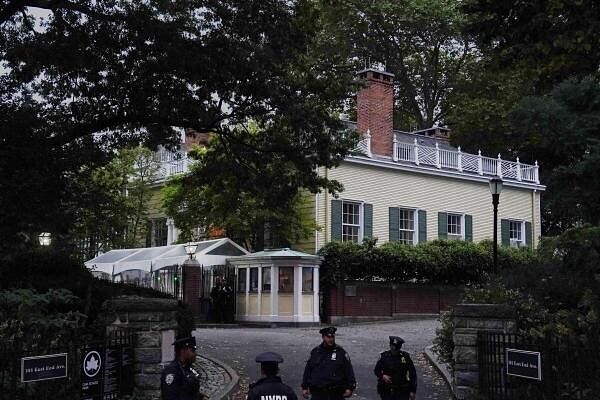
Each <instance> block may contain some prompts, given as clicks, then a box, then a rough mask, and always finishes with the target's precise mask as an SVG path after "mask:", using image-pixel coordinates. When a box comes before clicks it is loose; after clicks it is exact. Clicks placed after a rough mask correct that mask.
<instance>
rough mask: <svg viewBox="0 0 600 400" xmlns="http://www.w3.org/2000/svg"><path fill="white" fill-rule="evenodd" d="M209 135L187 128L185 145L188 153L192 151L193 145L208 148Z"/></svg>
mask: <svg viewBox="0 0 600 400" xmlns="http://www.w3.org/2000/svg"><path fill="white" fill-rule="evenodd" d="M208 136H209V134H208V133H205V132H197V131H195V130H193V129H190V128H186V130H185V143H184V145H183V147H184V150H185V151H186V152H188V151H190V149H191V148H192V146H193V145H195V144H197V145H202V146H206V145H207V144H208Z"/></svg>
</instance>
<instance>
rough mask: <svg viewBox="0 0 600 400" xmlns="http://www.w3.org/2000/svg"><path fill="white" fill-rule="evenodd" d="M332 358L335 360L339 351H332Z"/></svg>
mask: <svg viewBox="0 0 600 400" xmlns="http://www.w3.org/2000/svg"><path fill="white" fill-rule="evenodd" d="M331 359H332V360H333V361H335V360H336V359H337V353H336V352H335V351H334V352H333V353H331Z"/></svg>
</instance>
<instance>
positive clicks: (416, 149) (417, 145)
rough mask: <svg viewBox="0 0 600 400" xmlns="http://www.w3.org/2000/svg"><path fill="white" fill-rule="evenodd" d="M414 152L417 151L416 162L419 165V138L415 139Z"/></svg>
mask: <svg viewBox="0 0 600 400" xmlns="http://www.w3.org/2000/svg"><path fill="white" fill-rule="evenodd" d="M414 153H415V164H416V165H419V142H418V141H417V139H415V144H414Z"/></svg>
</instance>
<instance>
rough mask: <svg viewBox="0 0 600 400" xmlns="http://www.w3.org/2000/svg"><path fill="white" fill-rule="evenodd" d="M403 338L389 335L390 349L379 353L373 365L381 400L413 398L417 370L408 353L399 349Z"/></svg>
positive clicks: (406, 399)
mask: <svg viewBox="0 0 600 400" xmlns="http://www.w3.org/2000/svg"><path fill="white" fill-rule="evenodd" d="M403 343H404V339H402V338H401V337H399V336H390V349H389V350H388V351H384V352H382V353H381V355H380V357H379V361H377V364H376V365H375V369H374V371H373V372H375V375H376V376H377V379H378V382H377V393H379V396H381V400H415V399H416V396H417V371H416V370H415V365H414V364H413V362H412V360H411V359H410V355H409V354H408V353H407V352H405V351H402V350H400V349H401V348H402V344H403Z"/></svg>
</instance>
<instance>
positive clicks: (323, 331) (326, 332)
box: [319, 326, 337, 336]
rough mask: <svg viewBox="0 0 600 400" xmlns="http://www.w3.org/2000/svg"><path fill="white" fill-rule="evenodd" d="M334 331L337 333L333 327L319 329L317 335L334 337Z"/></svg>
mask: <svg viewBox="0 0 600 400" xmlns="http://www.w3.org/2000/svg"><path fill="white" fill-rule="evenodd" d="M335 331H337V328H336V327H335V326H328V327H327V328H323V329H321V330H320V331H319V333H320V334H321V336H329V335H335Z"/></svg>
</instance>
